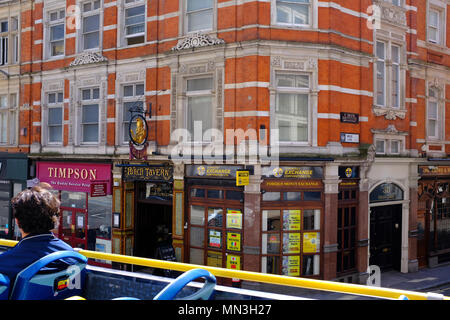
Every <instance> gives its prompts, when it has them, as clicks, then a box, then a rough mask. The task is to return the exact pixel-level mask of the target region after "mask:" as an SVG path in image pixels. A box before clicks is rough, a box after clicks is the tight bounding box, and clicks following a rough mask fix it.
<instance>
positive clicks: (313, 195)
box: [303, 191, 322, 201]
mask: <svg viewBox="0 0 450 320" xmlns="http://www.w3.org/2000/svg"><path fill="white" fill-rule="evenodd" d="M321 199H322V193H321V192H319V191H305V192H303V200H304V201H320V200H321Z"/></svg>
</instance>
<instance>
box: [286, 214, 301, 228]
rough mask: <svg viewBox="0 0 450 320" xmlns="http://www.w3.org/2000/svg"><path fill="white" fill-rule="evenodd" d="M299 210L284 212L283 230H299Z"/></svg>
mask: <svg viewBox="0 0 450 320" xmlns="http://www.w3.org/2000/svg"><path fill="white" fill-rule="evenodd" d="M300 221H301V210H284V214H283V230H290V231H291V230H292V231H296V230H300Z"/></svg>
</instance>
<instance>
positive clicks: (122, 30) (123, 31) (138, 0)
mask: <svg viewBox="0 0 450 320" xmlns="http://www.w3.org/2000/svg"><path fill="white" fill-rule="evenodd" d="M141 5H144V7H145V9H144V29H145V30H144V32H143V36H144V42H142V43H137V44H132V45H128V44H127V38H128V37H127V36H126V25H125V13H126V10H127V9H130V8H133V7H139V6H141ZM118 11H119V16H120V17H121V18H120V23H121V25H122V26H121V27H120V31H119V35H120V44H121V47H127V48H132V47H138V46H142V45H145V44H146V42H147V1H145V0H135V1H134V2H131V3H125V0H123V1H122V2H121V6H120V7H119V10H118Z"/></svg>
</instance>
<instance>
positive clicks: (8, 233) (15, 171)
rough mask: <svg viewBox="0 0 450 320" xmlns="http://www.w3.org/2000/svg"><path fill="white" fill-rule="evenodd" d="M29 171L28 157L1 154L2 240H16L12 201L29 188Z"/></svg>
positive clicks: (0, 201)
mask: <svg viewBox="0 0 450 320" xmlns="http://www.w3.org/2000/svg"><path fill="white" fill-rule="evenodd" d="M28 170H29V166H28V157H27V156H26V155H24V154H13V153H0V238H5V239H13V238H14V228H13V218H12V210H11V205H10V201H11V198H12V197H13V196H14V195H16V194H17V193H19V192H20V191H22V190H24V189H25V188H26V187H27V179H28V177H29V172H28Z"/></svg>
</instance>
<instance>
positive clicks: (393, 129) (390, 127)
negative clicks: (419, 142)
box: [371, 124, 408, 136]
mask: <svg viewBox="0 0 450 320" xmlns="http://www.w3.org/2000/svg"><path fill="white" fill-rule="evenodd" d="M371 131H372V133H377V134H390V135H401V136H406V135H408V132H406V131H398V130H397V128H396V127H395V125H393V124H390V125H388V126H387V128H386V129H384V130H383V129H371Z"/></svg>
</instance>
